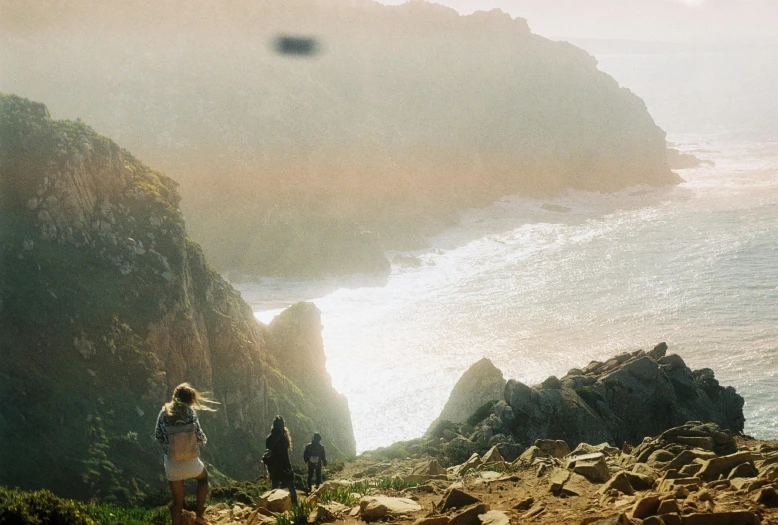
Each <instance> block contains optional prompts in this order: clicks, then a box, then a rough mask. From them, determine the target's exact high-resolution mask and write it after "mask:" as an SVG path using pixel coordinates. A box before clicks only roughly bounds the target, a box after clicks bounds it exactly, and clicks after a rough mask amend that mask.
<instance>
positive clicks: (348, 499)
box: [319, 487, 361, 507]
mask: <svg viewBox="0 0 778 525" xmlns="http://www.w3.org/2000/svg"><path fill="white" fill-rule="evenodd" d="M360 494H361V493H360ZM333 501H335V502H338V503H342V504H343V505H346V506H348V507H353V506H354V505H356V504H357V502H359V498H357V497H356V496H355V495H354V492H352V490H351V488H350V487H337V488H335V489H327V490H325V491H324V492H322V493H321V494H320V495H319V503H331V502H333Z"/></svg>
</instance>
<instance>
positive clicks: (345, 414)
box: [0, 95, 355, 501]
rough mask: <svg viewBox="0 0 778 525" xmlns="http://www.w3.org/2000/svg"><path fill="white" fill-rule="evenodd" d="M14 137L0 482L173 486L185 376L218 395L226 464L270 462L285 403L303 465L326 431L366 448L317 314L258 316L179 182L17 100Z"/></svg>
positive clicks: (6, 100) (220, 449) (102, 492)
mask: <svg viewBox="0 0 778 525" xmlns="http://www.w3.org/2000/svg"><path fill="white" fill-rule="evenodd" d="M0 140H2V143H0V146H1V148H2V152H3V155H2V158H1V159H0V182H1V183H2V186H1V187H0V254H2V264H1V265H0V312H1V313H2V315H0V345H2V356H3V359H2V360H0V379H1V380H0V394H2V398H3V399H4V400H5V401H4V402H3V403H2V405H0V432H1V433H2V442H3V446H2V447H0V464H2V465H3V468H2V469H0V483H2V484H8V485H19V486H22V487H36V488H41V487H47V488H51V489H53V490H56V491H58V492H60V493H63V494H66V495H73V496H79V497H90V496H96V497H104V498H109V499H116V500H119V501H134V500H138V499H140V498H142V497H144V495H145V494H148V492H150V491H153V490H156V489H158V488H164V483H161V482H162V479H161V477H160V476H161V472H162V471H161V468H162V467H161V461H160V455H161V451H160V448H159V446H158V445H157V444H156V442H155V441H154V440H153V428H154V424H155V421H156V415H157V412H158V411H159V408H160V406H161V405H162V403H164V402H165V401H166V400H168V399H169V397H170V393H171V391H172V389H173V388H174V387H175V386H176V385H177V384H179V383H181V382H183V381H189V382H191V383H192V384H193V385H194V386H195V387H196V388H198V389H201V390H206V391H208V390H209V391H211V392H212V397H213V398H214V399H215V400H217V401H219V402H220V403H221V404H220V405H219V406H218V411H216V412H214V413H202V414H201V422H202V424H203V427H204V429H205V431H206V433H207V434H208V437H209V442H208V445H207V446H206V447H205V448H204V449H203V458H204V459H205V460H206V461H208V462H210V463H212V464H213V465H215V466H216V467H217V468H218V469H219V470H221V471H222V472H224V473H225V474H227V475H230V476H234V477H249V476H251V477H255V476H256V474H257V473H258V472H257V468H258V465H259V458H260V456H261V453H262V451H263V450H264V438H265V436H266V435H267V433H268V431H269V429H270V424H271V421H272V418H273V416H274V415H275V414H277V413H280V414H283V415H284V416H285V417H286V419H287V425H288V426H289V427H290V430H291V431H292V435H293V441H294V442H295V443H296V445H297V448H296V449H295V451H294V453H293V461H295V462H298V463H299V462H300V461H301V455H302V445H303V444H304V443H306V442H307V441H308V440H309V439H310V437H311V434H312V433H313V432H314V431H316V430H320V431H322V433H323V435H324V439H325V441H326V444H327V447H328V452H329V453H330V455H332V457H333V458H335V457H344V456H350V455H353V454H354V453H355V445H354V437H353V433H352V431H351V420H350V415H349V411H348V406H347V403H346V400H345V398H343V397H342V396H340V395H339V394H337V392H335V391H334V390H333V389H332V386H331V383H330V380H329V376H328V375H327V374H326V371H325V370H324V353H323V348H322V344H321V337H320V334H318V333H319V332H320V330H321V324H320V320H319V316H318V311H315V307H312V305H307V306H303V307H299V308H296V309H292V310H290V311H289V312H286V313H285V314H283V316H282V319H283V324H284V326H285V327H286V328H282V327H280V326H275V327H273V328H270V329H269V328H268V327H266V326H264V325H262V324H260V323H258V322H257V321H256V319H255V318H254V316H253V313H252V311H251V309H250V308H249V306H248V305H247V304H246V303H245V302H244V301H243V300H242V299H241V298H240V294H239V293H238V292H237V291H235V290H234V289H233V288H232V287H231V286H230V285H229V284H228V283H227V282H226V281H224V280H223V279H222V278H221V277H220V276H219V275H218V274H217V273H215V272H214V271H213V270H212V269H211V268H210V267H209V266H208V264H207V262H206V261H205V258H204V256H203V253H202V251H201V249H200V247H199V246H198V245H197V243H195V242H194V241H193V240H191V239H190V238H188V237H187V236H186V230H185V227H184V221H183V218H182V216H181V212H180V210H179V209H178V204H179V196H178V192H177V184H176V183H175V182H174V181H173V180H172V179H170V178H168V177H166V176H165V175H163V174H162V173H160V172H157V171H154V170H152V169H150V168H149V167H147V166H145V165H144V164H142V163H141V162H140V161H138V160H137V159H136V158H135V157H133V156H132V155H131V154H130V153H129V152H127V151H126V150H122V149H121V148H119V147H118V146H117V145H116V144H114V143H113V142H111V141H110V140H109V139H107V138H105V137H102V136H99V135H97V134H96V133H94V131H92V130H91V129H90V128H89V127H87V126H86V125H84V124H82V123H80V122H70V121H54V120H51V119H50V118H49V115H48V112H47V110H46V108H45V107H44V106H43V105H42V104H36V103H33V102H30V101H27V100H25V99H21V98H18V97H14V96H7V95H2V98H0ZM280 324H282V323H281V322H279V325H280ZM317 334H318V337H317ZM292 352H295V353H297V354H300V357H299V360H296V361H295V360H293V361H286V360H284V359H282V358H280V356H284V355H288V354H289V353H292ZM277 356H279V357H277ZM300 361H305V362H312V363H314V366H311V367H309V369H308V370H309V372H308V373H309V376H305V377H304V376H301V375H299V374H297V370H299V369H300V368H299V367H300V366H301V365H300ZM319 375H320V376H319ZM325 429H329V430H331V431H330V432H329V433H326V432H327V430H325ZM31 435H34V436H35V438H34V439H30V438H29V436H31ZM298 456H299V457H298Z"/></svg>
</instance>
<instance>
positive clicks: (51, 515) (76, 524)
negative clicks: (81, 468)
mask: <svg viewBox="0 0 778 525" xmlns="http://www.w3.org/2000/svg"><path fill="white" fill-rule="evenodd" d="M95 523H96V522H95V521H94V520H93V519H92V518H90V517H89V516H88V514H87V512H86V509H85V508H84V505H83V504H81V503H79V502H77V501H73V500H66V499H61V498H58V497H57V496H55V495H54V494H52V493H51V492H49V491H48V490H39V491H35V492H24V491H20V490H8V489H5V488H2V487H0V525H49V524H55V525H94V524H95ZM97 523H99V522H97Z"/></svg>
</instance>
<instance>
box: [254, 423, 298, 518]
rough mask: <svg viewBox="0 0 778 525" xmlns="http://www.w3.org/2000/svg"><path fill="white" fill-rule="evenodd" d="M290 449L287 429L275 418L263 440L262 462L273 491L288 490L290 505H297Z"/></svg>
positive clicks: (290, 440) (290, 442) (290, 444)
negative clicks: (276, 489)
mask: <svg viewBox="0 0 778 525" xmlns="http://www.w3.org/2000/svg"><path fill="white" fill-rule="evenodd" d="M291 449H292V437H291V436H290V435H289V429H288V428H286V426H284V418H282V417H281V416H276V417H275V418H274V419H273V427H272V428H271V429H270V435H268V436H267V439H265V453H264V454H263V455H262V461H263V462H264V463H265V465H266V466H267V472H268V474H270V484H271V486H272V487H273V488H274V489H275V488H279V487H284V488H286V489H288V490H289V495H290V496H291V497H292V505H297V491H296V490H295V488H294V472H292V462H291V461H290V460H289V451H290V450H291Z"/></svg>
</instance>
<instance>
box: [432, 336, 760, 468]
mask: <svg viewBox="0 0 778 525" xmlns="http://www.w3.org/2000/svg"><path fill="white" fill-rule="evenodd" d="M666 352H667V345H666V344H665V343H661V344H659V345H657V346H656V347H655V348H653V349H652V350H651V351H649V352H645V351H643V350H637V351H634V352H631V353H623V354H619V355H618V356H615V357H613V358H611V359H609V360H608V361H606V362H605V363H601V362H597V361H593V362H591V363H590V364H589V365H587V366H586V367H585V368H582V369H572V370H570V371H569V372H568V373H567V375H565V376H564V377H562V378H561V379H559V378H556V377H554V376H551V377H549V378H548V379H546V380H545V381H543V383H541V384H540V385H535V386H528V385H525V384H523V383H521V382H519V381H516V380H514V379H510V380H508V382H507V383H506V384H505V390H504V395H503V399H502V400H501V401H500V402H498V403H496V404H495V405H494V406H493V407H492V409H491V412H490V413H488V414H483V415H482V417H481V418H480V422H475V424H472V423H471V424H470V425H448V426H447V427H446V430H447V431H448V432H445V435H444V434H442V433H440V432H438V434H439V435H433V436H431V437H432V438H439V437H442V438H443V444H442V445H441V446H440V450H439V451H438V455H439V456H440V457H442V458H444V460H445V458H449V460H451V461H453V460H455V458H458V459H462V457H463V456H467V455H469V454H471V453H472V452H474V451H476V450H481V451H485V449H486V448H488V447H489V446H492V445H499V446H501V447H503V448H504V449H505V450H512V451H515V450H516V448H515V446H519V447H527V446H529V445H531V444H532V443H533V442H535V441H536V440H538V439H551V440H562V441H564V442H566V443H567V445H568V446H569V447H570V448H575V447H576V446H577V445H578V444H579V443H582V442H585V443H609V444H611V445H615V446H618V447H621V446H622V445H624V444H625V443H627V444H630V445H637V444H639V443H641V442H642V440H643V438H644V437H645V436H651V435H656V434H660V433H662V432H663V431H665V430H667V429H669V428H671V427H676V426H680V425H683V424H684V423H686V422H688V421H702V422H709V423H715V424H717V425H719V426H720V427H721V428H723V429H726V430H729V431H731V432H741V431H742V430H743V424H744V422H745V418H744V416H743V398H742V397H741V396H740V395H738V394H737V393H736V392H735V389H734V388H732V387H723V386H721V385H719V382H718V381H717V380H716V379H715V377H714V374H713V371H712V370H711V369H709V368H704V369H702V370H691V369H689V367H687V366H686V365H685V364H684V362H683V359H681V357H680V356H678V355H676V354H666ZM441 428H442V427H441ZM513 445H515V446H513Z"/></svg>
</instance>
